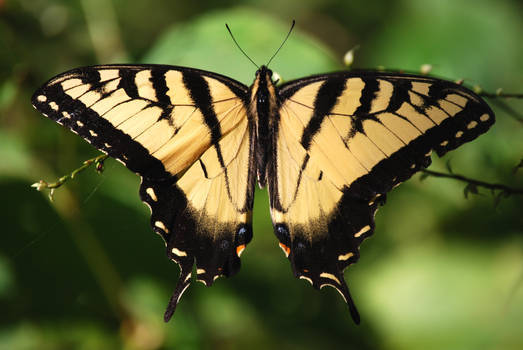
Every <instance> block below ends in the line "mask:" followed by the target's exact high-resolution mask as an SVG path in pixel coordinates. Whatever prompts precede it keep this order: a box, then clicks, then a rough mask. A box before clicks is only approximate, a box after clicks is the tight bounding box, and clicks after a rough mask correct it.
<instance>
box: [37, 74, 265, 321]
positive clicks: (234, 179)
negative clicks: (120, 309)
mask: <svg viewBox="0 0 523 350" xmlns="http://www.w3.org/2000/svg"><path fill="white" fill-rule="evenodd" d="M246 93H247V87H245V86H244V85H242V84H240V83H238V82H236V81H234V80H232V79H229V78H226V77H223V76H220V75H218V74H214V73H209V72H204V71H200V70H195V69H189V68H182V67H172V66H155V65H141V66H123V65H109V66H95V67H86V68H79V69H75V70H72V71H69V72H66V73H63V74H61V75H59V76H57V77H55V78H53V79H51V80H50V81H49V82H48V83H46V84H45V85H44V86H43V87H42V88H40V89H39V90H37V91H36V92H35V94H34V96H33V104H34V106H35V108H37V109H38V110H39V111H41V112H42V113H44V114H45V115H46V116H48V117H49V118H51V119H53V120H55V121H56V122H58V123H60V124H62V125H64V126H65V127H67V128H69V129H71V130H72V131H74V132H75V133H77V134H79V135H80V136H82V137H83V138H84V139H86V140H87V141H88V142H90V143H91V144H92V145H94V146H95V147H96V148H98V149H99V150H101V151H103V152H105V153H107V154H108V155H110V156H112V157H114V158H116V159H118V160H120V161H121V162H122V163H124V164H125V165H126V166H127V167H128V168H129V169H130V170H132V171H134V172H136V173H138V174H139V175H141V176H142V184H141V187H140V195H141V198H142V200H143V201H144V202H146V203H147V204H148V205H149V207H150V208H151V225H152V226H153V229H154V230H155V231H156V232H157V233H159V234H160V235H161V236H162V237H163V238H164V240H165V242H166V245H167V254H168V256H169V257H170V258H171V259H172V260H174V261H176V262H177V263H178V264H179V265H180V266H181V269H182V271H181V275H180V280H179V283H178V285H177V288H176V290H175V293H174V295H173V297H172V298H171V302H170V307H169V309H168V311H167V313H166V319H168V318H169V317H170V316H171V315H172V312H173V311H174V308H175V306H176V304H177V302H178V300H179V298H180V296H181V294H182V293H183V291H184V290H185V289H186V288H187V286H188V285H189V283H190V275H191V270H192V266H193V264H194V263H195V262H196V266H197V278H198V279H199V280H201V281H203V282H204V283H205V284H206V285H211V284H212V283H213V281H214V280H215V279H216V278H217V277H218V276H221V275H225V276H230V275H232V274H234V273H235V272H237V271H238V269H239V265H240V261H239V255H240V254H241V251H242V250H243V249H244V248H245V245H246V244H247V243H248V242H249V241H250V239H251V237H252V229H251V210H252V203H253V190H254V177H253V174H254V170H255V169H254V168H253V161H252V155H253V135H252V132H251V130H252V127H251V126H250V125H249V121H248V118H247V109H246V102H245V98H246V97H245V96H246Z"/></svg>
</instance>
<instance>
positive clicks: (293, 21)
mask: <svg viewBox="0 0 523 350" xmlns="http://www.w3.org/2000/svg"><path fill="white" fill-rule="evenodd" d="M295 24H296V21H295V20H292V25H291V29H289V32H288V33H287V36H286V37H285V39H284V40H283V42H282V43H281V45H280V47H279V48H278V50H276V52H275V53H274V55H272V57H271V59H270V60H269V62H267V67H268V66H269V64H271V61H272V59H273V58H274V57H275V56H276V55H277V54H278V52H280V50H281V48H282V47H283V45H284V44H285V42H286V41H287V39H289V36H290V35H291V32H292V29H293V28H294V25H295Z"/></svg>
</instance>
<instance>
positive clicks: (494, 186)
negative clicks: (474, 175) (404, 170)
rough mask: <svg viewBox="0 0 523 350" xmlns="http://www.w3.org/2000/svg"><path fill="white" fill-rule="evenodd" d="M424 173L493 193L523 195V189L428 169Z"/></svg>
mask: <svg viewBox="0 0 523 350" xmlns="http://www.w3.org/2000/svg"><path fill="white" fill-rule="evenodd" d="M422 172H424V173H425V174H428V175H430V176H434V177H443V178H448V179H455V180H458V181H462V182H465V183H467V184H470V185H474V186H478V187H483V188H487V189H489V190H492V191H496V190H497V191H502V192H503V193H505V194H507V195H513V194H520V195H521V194H523V188H513V187H509V186H507V185H503V184H496V183H494V184H493V183H488V182H485V181H480V180H475V179H471V178H469V177H466V176H463V175H458V174H449V173H441V172H438V171H434V170H428V169H424V170H422Z"/></svg>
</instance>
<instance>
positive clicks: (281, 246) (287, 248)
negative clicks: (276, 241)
mask: <svg viewBox="0 0 523 350" xmlns="http://www.w3.org/2000/svg"><path fill="white" fill-rule="evenodd" d="M280 248H281V249H282V250H283V252H284V253H285V256H287V257H288V256H289V254H290V253H291V248H289V247H287V246H286V245H285V244H283V243H280Z"/></svg>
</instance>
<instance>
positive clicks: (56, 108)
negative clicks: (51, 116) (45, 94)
mask: <svg viewBox="0 0 523 350" xmlns="http://www.w3.org/2000/svg"><path fill="white" fill-rule="evenodd" d="M49 107H51V109H52V110H53V111H55V112H56V111H58V109H59V108H58V105H57V104H56V102H54V101H51V102H49Z"/></svg>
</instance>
